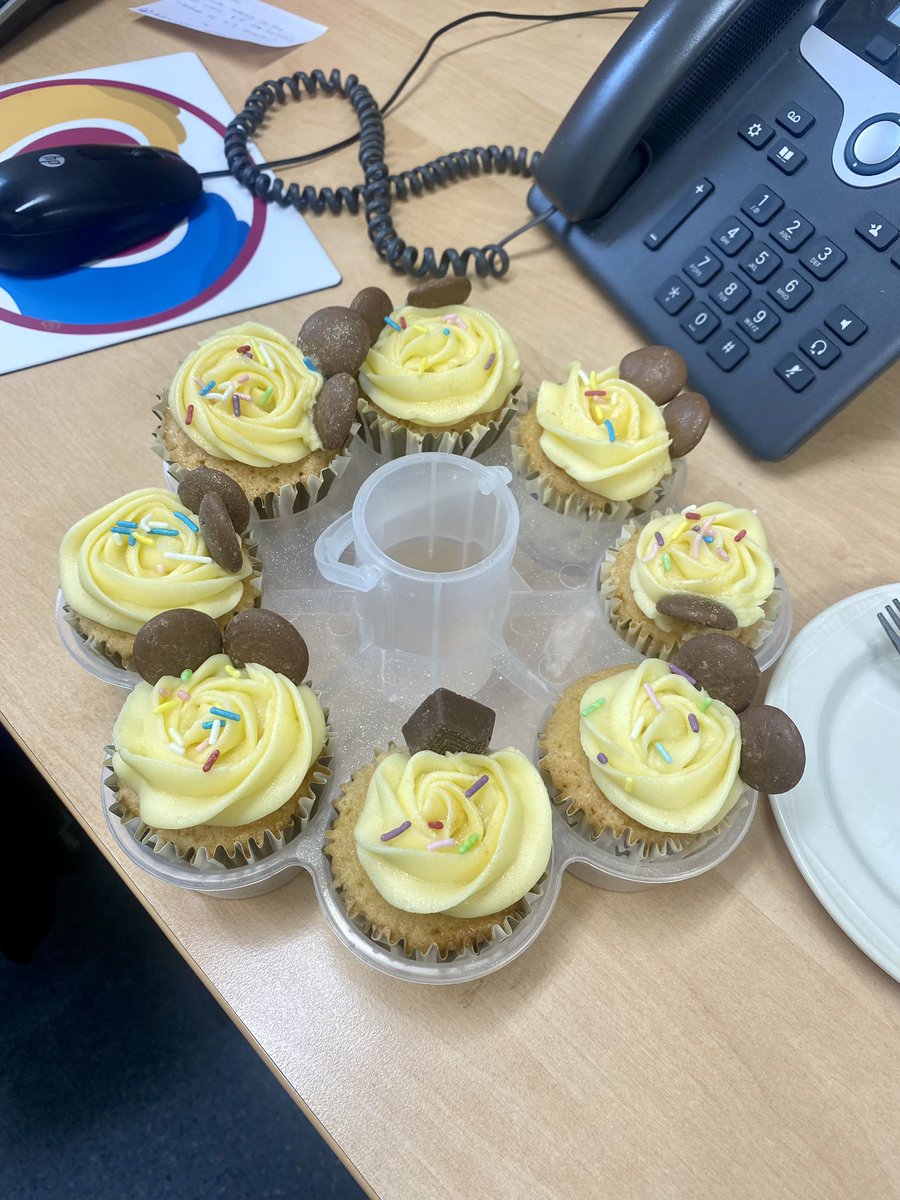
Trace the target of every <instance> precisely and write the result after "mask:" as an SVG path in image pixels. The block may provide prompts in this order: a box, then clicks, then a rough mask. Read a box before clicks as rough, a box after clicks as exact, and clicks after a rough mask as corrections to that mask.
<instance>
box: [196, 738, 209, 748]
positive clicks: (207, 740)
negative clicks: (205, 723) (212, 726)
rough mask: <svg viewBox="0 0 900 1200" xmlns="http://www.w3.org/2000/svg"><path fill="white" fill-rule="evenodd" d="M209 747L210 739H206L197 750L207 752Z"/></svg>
mask: <svg viewBox="0 0 900 1200" xmlns="http://www.w3.org/2000/svg"><path fill="white" fill-rule="evenodd" d="M208 745H209V738H204V739H203V741H202V742H201V743H200V745H199V746H198V747H197V749H198V750H205V749H206V747H207V746H208Z"/></svg>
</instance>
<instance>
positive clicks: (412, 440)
mask: <svg viewBox="0 0 900 1200" xmlns="http://www.w3.org/2000/svg"><path fill="white" fill-rule="evenodd" d="M516 391H518V389H516ZM516 391H513V392H512V393H510V395H509V396H508V397H507V399H506V403H505V404H504V406H503V408H502V410H501V412H500V416H499V418H498V419H497V420H496V421H490V422H486V423H478V424H476V425H472V426H471V428H469V429H464V430H462V432H457V431H454V430H441V431H438V430H435V431H434V432H433V433H424V434H423V433H416V432H415V431H414V430H412V429H408V428H407V427H406V426H405V425H401V424H400V423H399V422H398V421H395V420H394V418H393V417H390V416H388V415H387V413H383V412H381V411H379V410H378V409H376V408H375V406H374V405H373V404H372V403H371V402H370V401H369V399H368V398H367V397H366V396H364V395H360V398H359V418H360V427H359V431H358V436H359V438H360V440H361V441H363V442H365V443H366V444H367V445H368V446H371V448H372V449H373V450H374V451H375V453H376V454H380V455H381V456H382V458H384V459H394V458H402V457H404V456H405V455H407V454H422V453H426V454H431V453H440V454H461V455H462V456H463V458H477V457H478V455H479V454H482V453H483V452H484V451H485V450H487V449H488V448H489V447H491V446H493V444H494V442H496V440H497V438H499V436H500V434H501V433H502V432H503V431H504V429H505V428H506V427H507V425H508V424H509V423H510V421H511V420H512V419H513V417H514V416H515V415H516V412H517V411H518V402H517V400H516Z"/></svg>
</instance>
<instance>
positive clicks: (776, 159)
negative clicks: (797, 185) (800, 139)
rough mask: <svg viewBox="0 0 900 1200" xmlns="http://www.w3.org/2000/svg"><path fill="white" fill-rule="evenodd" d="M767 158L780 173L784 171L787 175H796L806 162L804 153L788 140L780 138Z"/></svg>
mask: <svg viewBox="0 0 900 1200" xmlns="http://www.w3.org/2000/svg"><path fill="white" fill-rule="evenodd" d="M766 157H767V158H768V160H769V162H770V163H772V164H773V165H774V166H776V167H777V168H778V170H779V171H784V173H785V175H793V174H795V172H797V171H799V170H800V168H801V167H802V166H803V164H804V163H805V162H806V155H805V154H804V153H803V151H802V150H801V149H799V147H797V146H795V145H794V143H793V142H789V141H788V140H787V138H779V140H778V141H777V142H776V143H775V145H774V146H773V147H772V149H771V150H770V151H769V153H768V154H767V155H766Z"/></svg>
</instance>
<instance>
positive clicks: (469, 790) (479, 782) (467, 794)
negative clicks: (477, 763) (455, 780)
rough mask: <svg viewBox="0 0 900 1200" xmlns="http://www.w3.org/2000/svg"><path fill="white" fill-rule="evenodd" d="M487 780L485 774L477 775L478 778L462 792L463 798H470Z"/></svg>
mask: <svg viewBox="0 0 900 1200" xmlns="http://www.w3.org/2000/svg"><path fill="white" fill-rule="evenodd" d="M487 782H488V777H487V775H481V776H479V777H478V779H476V780H475V782H474V783H473V784H472V786H471V787H468V788H466V790H465V791H464V792H463V795H464V796H465V798H466V799H467V800H471V798H472V797H473V796H474V795H475V793H476V792H480V791H481V789H482V788H483V787H484V785H485V784H486V783H487Z"/></svg>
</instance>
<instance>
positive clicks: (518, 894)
mask: <svg viewBox="0 0 900 1200" xmlns="http://www.w3.org/2000/svg"><path fill="white" fill-rule="evenodd" d="M483 775H486V776H487V783H485V784H484V785H483V786H482V787H480V788H478V790H477V791H475V792H474V793H473V794H472V795H471V796H468V797H467V796H466V795H465V793H466V791H467V790H469V789H470V788H471V787H472V785H473V784H474V783H475V782H476V781H477V780H478V779H480V778H481V777H482V776H483ZM406 821H409V822H410V828H408V829H405V830H404V831H403V832H402V833H400V834H399V835H398V836H396V837H393V838H391V839H390V840H389V841H382V834H384V833H389V832H390V831H391V830H394V829H397V828H398V827H399V826H401V825H403V823H404V822H406ZM429 821H434V822H437V821H440V822H441V825H442V828H441V829H431V828H429V826H428V822H429ZM355 838H356V850H357V853H358V855H359V861H360V862H361V863H362V865H363V868H364V870H365V872H366V874H367V875H368V876H369V878H370V879H371V880H372V883H373V884H374V885H375V887H376V888H377V889H378V891H379V892H380V893H381V895H382V896H384V898H385V900H387V901H389V903H391V904H393V905H394V907H395V908H399V909H403V910H404V911H405V912H416V913H429V912H442V913H448V914H449V915H450V916H454V917H481V916H487V915H489V914H490V913H495V912H500V911H501V910H502V909H504V908H507V907H508V906H509V905H511V904H515V902H516V901H517V900H520V899H521V898H522V896H524V895H525V893H526V892H527V891H528V889H529V888H530V887H532V886H533V885H534V884H535V883H536V882H537V881H538V879H540V877H541V875H542V874H543V873H544V870H545V869H546V866H547V863H548V861H549V859H550V846H551V828H550V799H549V797H548V795H547V789H546V788H545V787H544V784H543V783H542V782H541V777H540V775H539V774H538V772H537V769H536V768H535V767H534V765H533V764H532V763H531V762H529V761H528V759H527V758H526V757H525V755H524V754H522V753H521V752H520V751H519V750H514V749H512V748H510V749H507V750H498V751H496V752H495V753H493V754H435V753H433V752H432V751H430V750H421V751H420V752H419V753H418V754H413V755H412V757H409V756H407V755H406V754H399V753H398V754H391V755H389V756H388V757H387V758H385V759H383V760H382V761H381V762H380V763H379V764H378V767H377V768H376V770H375V774H374V775H373V777H372V781H371V783H370V784H369V789H368V792H367V793H366V800H365V804H364V805H363V810H362V813H361V814H360V817H359V820H358V821H357V823H356V829H355ZM450 838H452V839H453V842H454V844H453V845H447V846H439V847H438V848H437V849H435V850H429V849H428V846H429V845H430V844H432V843H437V842H443V841H446V840H448V839H450ZM464 847H469V848H468V849H464V850H463V848H464ZM461 850H462V852H461Z"/></svg>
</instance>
